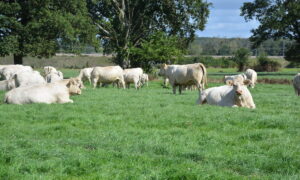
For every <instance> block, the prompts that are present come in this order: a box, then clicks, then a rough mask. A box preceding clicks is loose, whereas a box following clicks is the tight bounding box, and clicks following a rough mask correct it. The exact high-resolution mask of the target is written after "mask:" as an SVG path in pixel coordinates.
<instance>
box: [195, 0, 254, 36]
mask: <svg viewBox="0 0 300 180" xmlns="http://www.w3.org/2000/svg"><path fill="white" fill-rule="evenodd" d="M246 1H247V0H209V2H212V3H213V8H212V9H211V14H210V17H209V19H208V23H207V24H206V28H205V30H204V31H202V32H201V31H198V32H197V35H198V36H202V37H204V36H205V37H245V38H247V37H250V36H251V32H250V30H251V29H253V28H255V27H257V26H258V24H259V23H258V22H256V21H251V22H245V20H244V18H243V17H241V16H240V7H241V6H242V4H243V2H246ZM248 1H249V0H248Z"/></svg>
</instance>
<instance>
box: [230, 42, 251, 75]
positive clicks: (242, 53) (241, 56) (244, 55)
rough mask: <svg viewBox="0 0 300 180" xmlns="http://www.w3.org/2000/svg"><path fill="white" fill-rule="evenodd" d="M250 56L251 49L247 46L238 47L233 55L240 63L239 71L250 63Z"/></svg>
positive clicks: (237, 62)
mask: <svg viewBox="0 0 300 180" xmlns="http://www.w3.org/2000/svg"><path fill="white" fill-rule="evenodd" d="M249 56H250V51H249V50H248V49H246V48H240V49H238V50H237V51H236V52H235V54H234V57H233V61H234V62H235V63H236V64H237V65H238V71H239V72H241V71H244V70H245V67H246V65H247V63H248V58H249Z"/></svg>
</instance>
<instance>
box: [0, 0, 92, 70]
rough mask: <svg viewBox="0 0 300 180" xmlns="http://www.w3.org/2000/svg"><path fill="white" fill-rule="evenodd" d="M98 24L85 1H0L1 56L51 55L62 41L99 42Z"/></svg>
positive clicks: (79, 43)
mask: <svg viewBox="0 0 300 180" xmlns="http://www.w3.org/2000/svg"><path fill="white" fill-rule="evenodd" d="M95 35H96V33H95V27H94V26H93V23H92V21H91V19H90V17H89V15H88V11H87V7H86V2H85V1H82V0H68V1H61V0H30V1H28V0H26V1H24V0H3V1H1V2H0V56H5V55H9V54H13V55H14V62H15V63H17V64H22V58H23V57H24V56H26V55H31V56H38V57H49V56H52V55H54V54H55V52H56V51H57V49H58V45H59V44H63V43H64V44H68V46H69V47H70V49H72V46H74V45H76V46H80V45H82V44H86V43H89V44H96V38H95Z"/></svg>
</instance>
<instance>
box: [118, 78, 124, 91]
mask: <svg viewBox="0 0 300 180" xmlns="http://www.w3.org/2000/svg"><path fill="white" fill-rule="evenodd" d="M119 83H120V84H121V86H122V88H123V89H125V81H124V79H120V81H119Z"/></svg>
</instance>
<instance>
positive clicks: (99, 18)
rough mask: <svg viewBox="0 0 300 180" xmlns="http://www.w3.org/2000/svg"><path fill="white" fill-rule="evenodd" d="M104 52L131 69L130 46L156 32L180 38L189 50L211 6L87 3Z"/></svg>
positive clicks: (156, 1)
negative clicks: (188, 46)
mask: <svg viewBox="0 0 300 180" xmlns="http://www.w3.org/2000/svg"><path fill="white" fill-rule="evenodd" d="M87 2H88V9H89V12H90V15H91V17H92V19H93V21H94V23H95V24H96V25H97V26H98V29H99V32H98V35H99V37H100V38H101V39H102V44H103V46H104V52H115V53H116V57H115V62H116V63H117V64H119V65H121V66H123V67H127V66H130V61H129V55H130V52H129V46H133V47H137V46H139V45H140V44H141V42H142V39H147V37H149V36H150V35H151V34H153V33H154V32H156V31H163V32H165V33H167V34H168V35H175V36H178V37H180V38H181V42H182V46H183V47H187V45H188V44H189V42H191V41H192V40H193V39H194V36H195V31H196V30H198V29H199V30H203V29H204V27H205V26H204V25H205V24H206V22H207V18H208V15H209V9H208V8H209V6H210V3H207V2H204V1H203V0H87Z"/></svg>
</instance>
